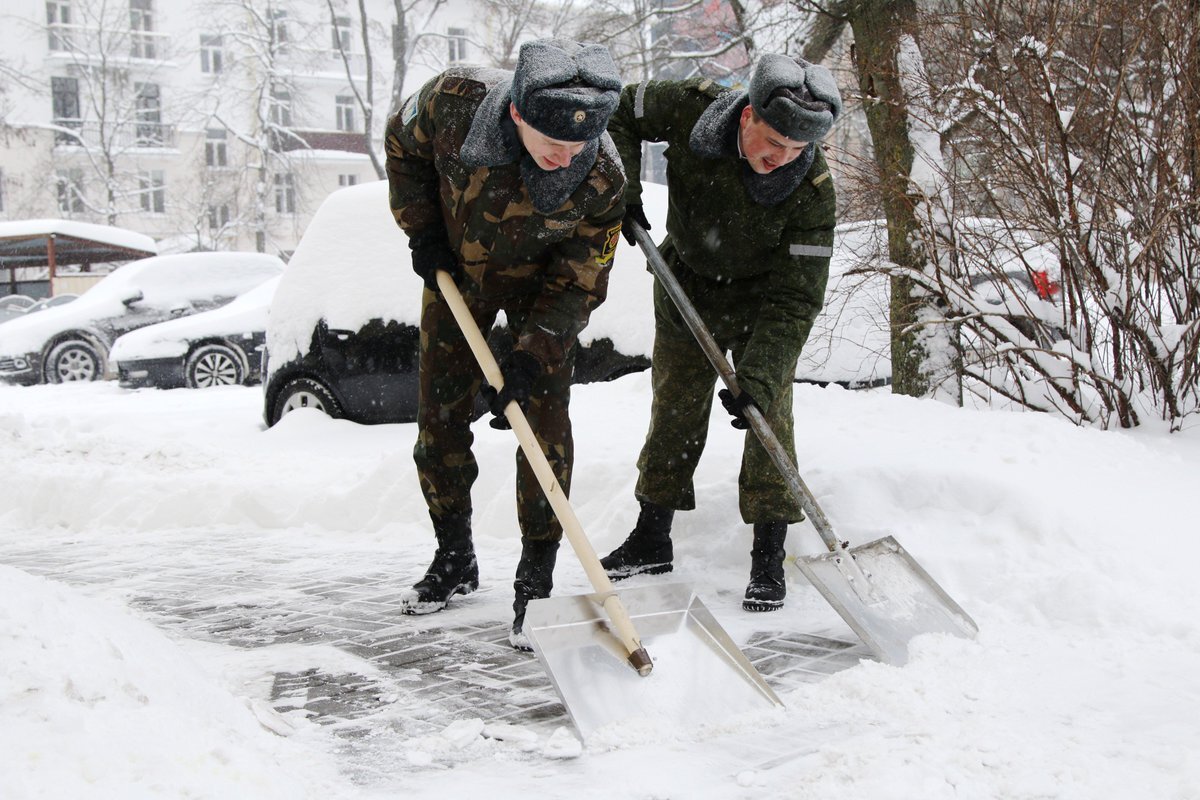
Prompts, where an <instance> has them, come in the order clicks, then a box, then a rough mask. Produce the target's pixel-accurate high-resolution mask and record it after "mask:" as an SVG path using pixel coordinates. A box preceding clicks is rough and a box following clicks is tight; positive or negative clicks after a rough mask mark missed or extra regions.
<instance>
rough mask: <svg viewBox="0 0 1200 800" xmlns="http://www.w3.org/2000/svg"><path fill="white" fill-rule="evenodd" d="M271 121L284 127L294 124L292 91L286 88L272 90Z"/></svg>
mask: <svg viewBox="0 0 1200 800" xmlns="http://www.w3.org/2000/svg"><path fill="white" fill-rule="evenodd" d="M271 122H273V123H275V124H276V125H278V126H280V127H282V128H290V127H291V126H292V93H291V92H289V91H287V90H285V89H272V90H271Z"/></svg>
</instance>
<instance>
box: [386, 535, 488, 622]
mask: <svg viewBox="0 0 1200 800" xmlns="http://www.w3.org/2000/svg"><path fill="white" fill-rule="evenodd" d="M433 532H434V535H435V536H437V543H438V547H437V552H436V553H434V554H433V562H432V563H431V564H430V565H429V569H427V570H425V577H424V578H422V579H421V580H420V581H418V582H417V583H416V584H414V585H413V587H412V588H411V589H409V590H407V591H406V592H404V594H403V595H402V596H401V598H400V607H401V610H402V611H403V612H404V613H405V614H432V613H433V612H434V611H441V610H442V609H443V608H445V607H446V604H447V603H449V602H450V598H451V597H453V596H454V595H456V594H469V593H471V592H473V591H475V590H476V589H478V588H479V564H478V563H477V562H476V561H475V546H474V545H473V544H472V542H471V519H470V517H447V518H445V519H442V520H438V521H436V522H434V523H433Z"/></svg>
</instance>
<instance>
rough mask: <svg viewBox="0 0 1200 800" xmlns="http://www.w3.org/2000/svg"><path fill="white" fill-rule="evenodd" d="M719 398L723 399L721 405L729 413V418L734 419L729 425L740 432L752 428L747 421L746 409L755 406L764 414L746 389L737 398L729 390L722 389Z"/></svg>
mask: <svg viewBox="0 0 1200 800" xmlns="http://www.w3.org/2000/svg"><path fill="white" fill-rule="evenodd" d="M717 397H719V398H721V405H723V406H725V410H726V411H728V412H729V416H731V417H733V419H731V420H730V421H729V424H730V425H732V426H733V427H735V428H737V429H738V430H739V431H744V430H746V429H747V428H749V427H750V420H748V419H746V409H747V408H748V407H750V406H754V407H755V408H757V409H758V410H759V412H760V413H761V412H762V409H761V408H759V405H758V403H756V402H754V398H753V397H751V396H750V393H749V392H747V391H746V390H745V389H742V391H741V393H740V394H738V396H737V397H734V396H733V392H731V391H729V390H728V389H722V390H721V391H719V392H717Z"/></svg>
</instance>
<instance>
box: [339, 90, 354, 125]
mask: <svg viewBox="0 0 1200 800" xmlns="http://www.w3.org/2000/svg"><path fill="white" fill-rule="evenodd" d="M336 100H337V129H338V130H339V131H353V130H354V98H353V97H350V96H348V95H344V94H339V95H338V96H337V98H336Z"/></svg>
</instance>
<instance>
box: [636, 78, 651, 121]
mask: <svg viewBox="0 0 1200 800" xmlns="http://www.w3.org/2000/svg"><path fill="white" fill-rule="evenodd" d="M649 82H650V81H649V79H646V80H644V81H642V82H641V83H639V84H638V88H637V94H635V95H634V96H633V116H634V118H635V119H641V118H642V117H644V116H646V84H647V83H649Z"/></svg>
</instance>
